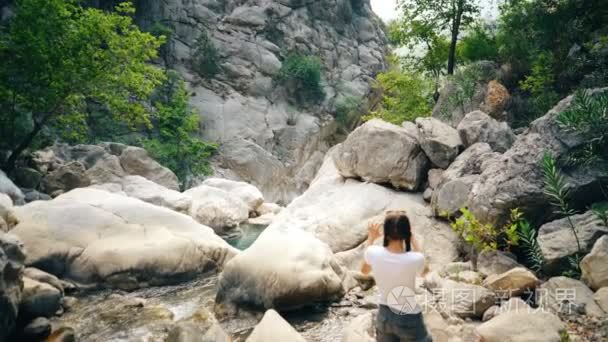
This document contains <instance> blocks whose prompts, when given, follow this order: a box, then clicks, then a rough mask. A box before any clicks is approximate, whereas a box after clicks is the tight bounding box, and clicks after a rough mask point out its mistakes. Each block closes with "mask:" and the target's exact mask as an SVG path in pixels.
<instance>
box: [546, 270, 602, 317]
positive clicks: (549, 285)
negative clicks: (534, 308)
mask: <svg viewBox="0 0 608 342" xmlns="http://www.w3.org/2000/svg"><path fill="white" fill-rule="evenodd" d="M536 302H537V303H538V305H539V306H541V307H542V308H544V309H546V310H550V311H551V312H554V313H562V314H566V315H572V314H578V313H584V314H586V315H588V316H594V317H603V316H604V314H605V312H604V310H602V308H601V307H600V306H599V305H598V304H597V303H596V302H595V299H594V298H593V291H591V290H590V289H589V288H588V287H587V285H585V284H584V283H583V282H582V281H580V280H576V279H572V278H568V277H562V276H560V277H553V278H551V279H549V280H548V281H546V282H545V283H543V284H542V285H541V286H540V287H539V288H538V289H537V291H536Z"/></svg>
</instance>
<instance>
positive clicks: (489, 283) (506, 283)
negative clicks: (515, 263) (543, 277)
mask: <svg viewBox="0 0 608 342" xmlns="http://www.w3.org/2000/svg"><path fill="white" fill-rule="evenodd" d="M538 284H539V280H538V278H536V276H535V275H534V273H532V272H530V271H529V270H528V269H526V268H523V267H516V268H513V269H511V270H509V271H507V272H505V273H502V274H494V275H491V276H489V277H487V278H486V279H485V280H484V281H483V286H484V287H487V288H488V289H490V290H493V291H495V292H498V293H507V294H508V295H509V296H519V295H521V294H523V293H524V292H526V291H531V290H534V289H535V288H536V286H537V285H538Z"/></svg>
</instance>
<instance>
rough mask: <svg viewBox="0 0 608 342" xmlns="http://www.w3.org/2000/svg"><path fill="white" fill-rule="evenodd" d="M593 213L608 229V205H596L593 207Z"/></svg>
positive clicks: (604, 203)
mask: <svg viewBox="0 0 608 342" xmlns="http://www.w3.org/2000/svg"><path fill="white" fill-rule="evenodd" d="M591 211H593V214H594V215H595V216H596V217H597V218H598V219H600V220H602V223H603V224H604V226H606V227H608V203H606V202H603V203H595V204H593V205H592V206H591Z"/></svg>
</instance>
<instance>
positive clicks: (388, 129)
mask: <svg viewBox="0 0 608 342" xmlns="http://www.w3.org/2000/svg"><path fill="white" fill-rule="evenodd" d="M379 151H382V153H378V152H379ZM332 155H333V159H334V162H335V164H336V167H337V169H338V170H339V172H340V174H341V175H342V176H344V177H346V178H360V179H363V180H364V181H368V182H373V183H388V184H391V185H392V186H394V187H396V188H401V189H406V190H417V189H418V188H419V187H420V185H421V184H422V182H423V181H424V178H425V176H426V173H427V171H428V167H429V163H428V159H427V157H426V155H425V154H424V152H423V151H422V149H421V147H420V144H419V143H418V140H417V138H416V137H415V136H412V135H411V134H410V133H408V131H407V130H406V129H405V128H402V127H399V126H395V125H393V124H390V123H387V122H384V121H381V120H378V119H375V120H371V121H368V122H366V123H365V124H363V125H362V126H360V127H358V128H357V129H356V130H354V131H353V132H352V133H351V134H349V135H348V137H347V138H346V140H345V141H344V142H343V143H342V144H341V145H339V147H337V148H335V149H334V150H333V152H332Z"/></svg>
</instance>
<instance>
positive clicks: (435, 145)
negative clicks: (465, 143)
mask: <svg viewBox="0 0 608 342" xmlns="http://www.w3.org/2000/svg"><path fill="white" fill-rule="evenodd" d="M416 126H418V132H419V138H418V139H419V141H420V147H421V148H422V150H423V151H424V153H425V154H426V155H427V156H428V157H429V159H430V160H431V162H432V163H433V164H434V165H436V166H437V167H440V168H442V169H447V168H448V166H450V164H451V163H452V161H454V159H456V157H457V156H458V154H459V153H460V151H461V150H462V140H460V135H458V131H457V130H455V129H454V128H453V127H451V126H450V125H447V124H445V123H443V122H441V121H440V120H438V119H435V118H417V119H416Z"/></svg>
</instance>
